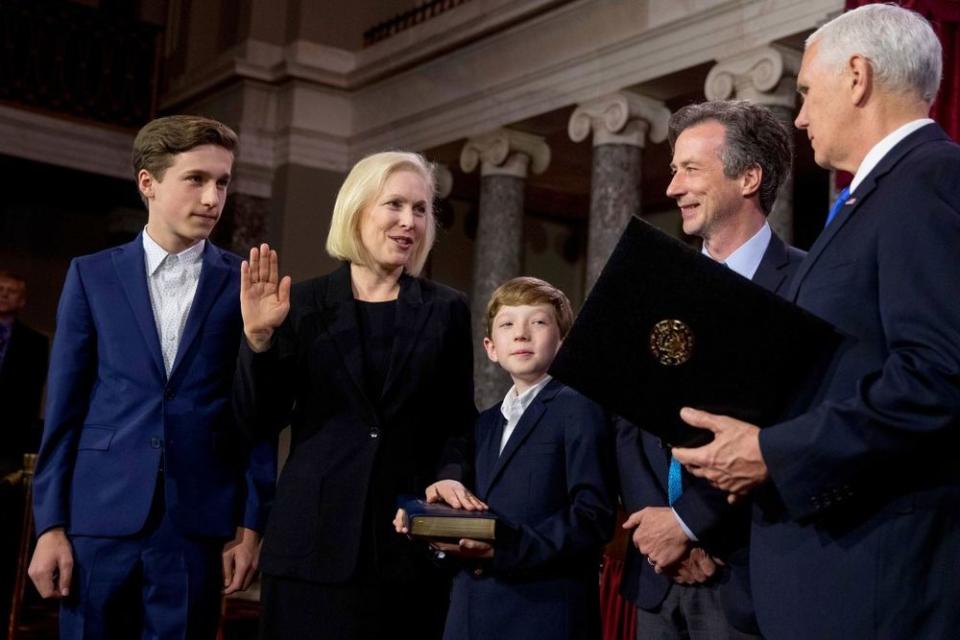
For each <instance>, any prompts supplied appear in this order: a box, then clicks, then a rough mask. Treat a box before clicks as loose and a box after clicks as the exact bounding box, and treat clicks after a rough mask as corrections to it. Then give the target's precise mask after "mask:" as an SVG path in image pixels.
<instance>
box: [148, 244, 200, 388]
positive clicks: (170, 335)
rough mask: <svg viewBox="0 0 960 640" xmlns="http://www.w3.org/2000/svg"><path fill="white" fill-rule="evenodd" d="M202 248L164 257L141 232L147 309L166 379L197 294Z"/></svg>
mask: <svg viewBox="0 0 960 640" xmlns="http://www.w3.org/2000/svg"><path fill="white" fill-rule="evenodd" d="M205 245H206V241H205V240H201V241H200V242H198V243H197V244H195V245H193V246H192V247H190V248H189V249H184V250H183V251H181V252H180V253H177V254H173V253H170V254H168V253H167V252H166V251H165V250H164V249H163V247H161V246H160V245H159V244H157V243H156V242H155V241H154V239H153V238H151V237H150V234H148V233H147V230H146V229H144V230H143V257H144V262H145V266H146V269H147V288H148V289H149V291H150V306H151V307H152V308H153V319H154V321H155V322H156V324H157V336H158V337H159V338H160V351H161V352H162V353H163V366H164V367H165V368H166V370H167V375H168V376H169V375H170V371H171V370H172V369H173V363H174V361H175V360H176V359H177V349H178V348H179V346H180V338H181V337H182V336H183V329H184V327H186V325H187V316H188V315H189V314H190V307H191V306H192V305H193V298H194V296H195V295H196V293H197V284H198V283H199V282H200V269H201V268H202V267H203V249H204V246H205Z"/></svg>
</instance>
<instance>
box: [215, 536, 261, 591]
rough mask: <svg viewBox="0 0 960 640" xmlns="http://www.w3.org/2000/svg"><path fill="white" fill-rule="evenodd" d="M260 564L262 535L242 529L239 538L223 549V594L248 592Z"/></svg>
mask: <svg viewBox="0 0 960 640" xmlns="http://www.w3.org/2000/svg"><path fill="white" fill-rule="evenodd" d="M259 563H260V534H259V533H257V532H256V531H254V530H253V529H247V528H245V527H240V528H238V529H237V536H236V537H235V538H234V539H233V540H231V541H230V542H228V543H227V544H226V546H224V548H223V593H224V595H230V594H231V593H235V592H237V591H246V590H247V588H249V587H250V583H251V582H253V578H254V576H255V575H256V574H257V566H258V565H259Z"/></svg>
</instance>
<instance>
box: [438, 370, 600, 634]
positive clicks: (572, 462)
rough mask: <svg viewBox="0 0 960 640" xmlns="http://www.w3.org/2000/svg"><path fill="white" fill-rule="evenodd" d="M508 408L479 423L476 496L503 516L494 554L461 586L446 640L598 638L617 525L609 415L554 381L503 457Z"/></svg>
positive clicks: (463, 577)
mask: <svg viewBox="0 0 960 640" xmlns="http://www.w3.org/2000/svg"><path fill="white" fill-rule="evenodd" d="M504 424H505V420H504V419H503V416H502V415H501V413H500V405H499V404H497V405H494V406H493V407H491V408H490V409H487V410H486V411H484V412H483V413H482V414H480V417H479V418H478V419H477V425H476V429H475V434H474V435H475V441H476V481H475V484H474V489H475V493H476V495H477V496H478V497H479V498H480V499H481V500H483V501H485V502H486V503H487V504H488V505H489V506H490V508H491V510H493V511H494V512H495V513H496V514H497V516H498V521H497V530H496V542H495V545H494V548H495V553H494V558H493V560H492V562H490V563H489V564H488V565H487V566H484V567H482V569H481V570H480V571H479V575H478V574H477V573H476V572H474V571H472V570H471V569H472V567H471V568H470V569H466V570H464V571H461V572H460V573H459V574H457V577H456V578H455V579H454V585H453V593H452V595H451V600H450V611H449V613H448V615H447V626H446V631H445V633H444V638H445V640H452V639H454V638H469V639H471V640H481V639H486V638H498V639H501V640H503V639H507V638H517V639H518V640H519V639H521V638H522V639H524V640H526V639H528V638H536V637H538V636H542V635H543V634H544V631H545V630H549V633H548V635H549V637H550V638H598V637H599V635H600V618H599V595H598V583H599V563H600V553H601V550H602V547H603V544H604V543H605V542H606V541H607V540H608V539H609V538H610V536H611V534H612V531H613V526H614V500H613V491H612V482H611V480H612V478H611V475H612V473H611V472H612V464H611V461H610V460H609V459H608V456H609V452H610V451H611V447H610V444H611V443H610V427H609V423H608V420H607V418H606V416H605V414H604V411H603V409H601V407H600V406H599V405H597V404H595V403H594V402H592V401H591V400H588V399H587V398H585V397H583V396H582V395H580V394H579V393H577V392H576V391H574V390H573V389H570V388H569V387H566V386H564V385H563V384H561V383H560V382H559V381H557V380H551V381H550V382H549V383H548V384H547V386H545V387H544V388H543V389H542V390H541V391H540V393H539V394H538V395H537V397H536V398H535V399H534V400H533V402H532V403H531V405H530V406H529V407H528V408H527V410H526V411H525V412H524V414H523V417H522V418H521V419H520V422H519V423H517V426H516V429H514V432H513V433H512V434H511V436H510V439H509V440H508V441H507V445H506V447H504V449H503V453H499V449H500V439H501V435H502V434H503V427H504Z"/></svg>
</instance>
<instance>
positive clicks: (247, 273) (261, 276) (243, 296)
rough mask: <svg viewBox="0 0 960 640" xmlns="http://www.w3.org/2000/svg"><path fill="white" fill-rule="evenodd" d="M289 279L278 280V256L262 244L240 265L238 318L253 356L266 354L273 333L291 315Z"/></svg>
mask: <svg viewBox="0 0 960 640" xmlns="http://www.w3.org/2000/svg"><path fill="white" fill-rule="evenodd" d="M290 283H291V280H290V276H284V277H283V279H280V268H279V259H278V257H277V252H276V251H274V250H273V249H271V248H270V245H268V244H267V243H263V244H262V245H260V248H259V249H257V248H256V247H253V248H252V249H250V260H249V261H247V260H244V261H243V262H242V263H241V264H240V314H241V315H242V316H243V333H244V335H245V336H246V337H247V343H248V344H249V345H250V348H251V349H253V350H254V351H255V352H257V353H260V352H262V351H266V350H267V349H268V348H269V347H270V339H271V338H272V337H273V332H274V330H275V329H276V328H277V327H279V326H280V325H281V324H283V321H284V319H285V318H286V317H287V313H288V312H289V311H290Z"/></svg>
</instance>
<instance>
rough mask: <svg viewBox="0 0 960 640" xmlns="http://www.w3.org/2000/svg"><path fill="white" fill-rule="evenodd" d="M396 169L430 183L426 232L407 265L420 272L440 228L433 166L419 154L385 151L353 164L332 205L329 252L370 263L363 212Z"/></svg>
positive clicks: (428, 184) (354, 261) (413, 272)
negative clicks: (362, 226) (363, 232)
mask: <svg viewBox="0 0 960 640" xmlns="http://www.w3.org/2000/svg"><path fill="white" fill-rule="evenodd" d="M397 171H413V172H414V173H416V174H418V175H419V176H420V177H421V178H423V181H424V183H425V184H426V186H427V220H426V231H425V234H424V237H423V238H422V239H421V241H420V243H419V245H418V246H417V248H416V251H415V252H414V254H413V255H412V256H411V257H410V262H409V264H408V265H407V267H406V272H407V273H409V274H410V275H413V276H418V275H420V272H421V271H422V270H423V265H424V264H426V262H427V257H428V256H429V255H430V249H431V248H432V247H433V241H434V240H435V239H436V237H437V227H436V221H435V220H434V217H433V200H434V197H435V195H436V181H435V179H434V177H433V166H432V165H431V164H430V163H429V162H427V160H426V159H425V158H424V157H423V156H421V155H420V154H419V153H411V152H407V151H383V152H381V153H375V154H373V155H369V156H367V157H366V158H364V159H363V160H361V161H360V162H358V163H357V164H355V165H353V169H351V170H350V173H349V174H347V178H346V180H344V181H343V185H342V186H341V187H340V191H339V193H337V201H336V203H335V204H334V205H333V217H332V219H331V220H330V233H328V234H327V253H328V254H330V256H331V257H332V258H334V259H336V260H346V261H347V262H350V263H353V264H357V265H366V264H368V263H369V262H370V256H369V254H368V252H367V250H366V249H365V248H364V246H363V242H362V241H361V240H360V219H361V216H360V214H361V213H362V212H363V210H364V209H365V208H367V206H368V205H369V204H370V203H371V202H373V200H374V199H375V198H376V197H377V195H379V194H380V192H381V191H382V190H383V185H384V184H386V182H387V180H388V179H389V178H390V176H391V175H393V174H394V173H396V172H397Z"/></svg>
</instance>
